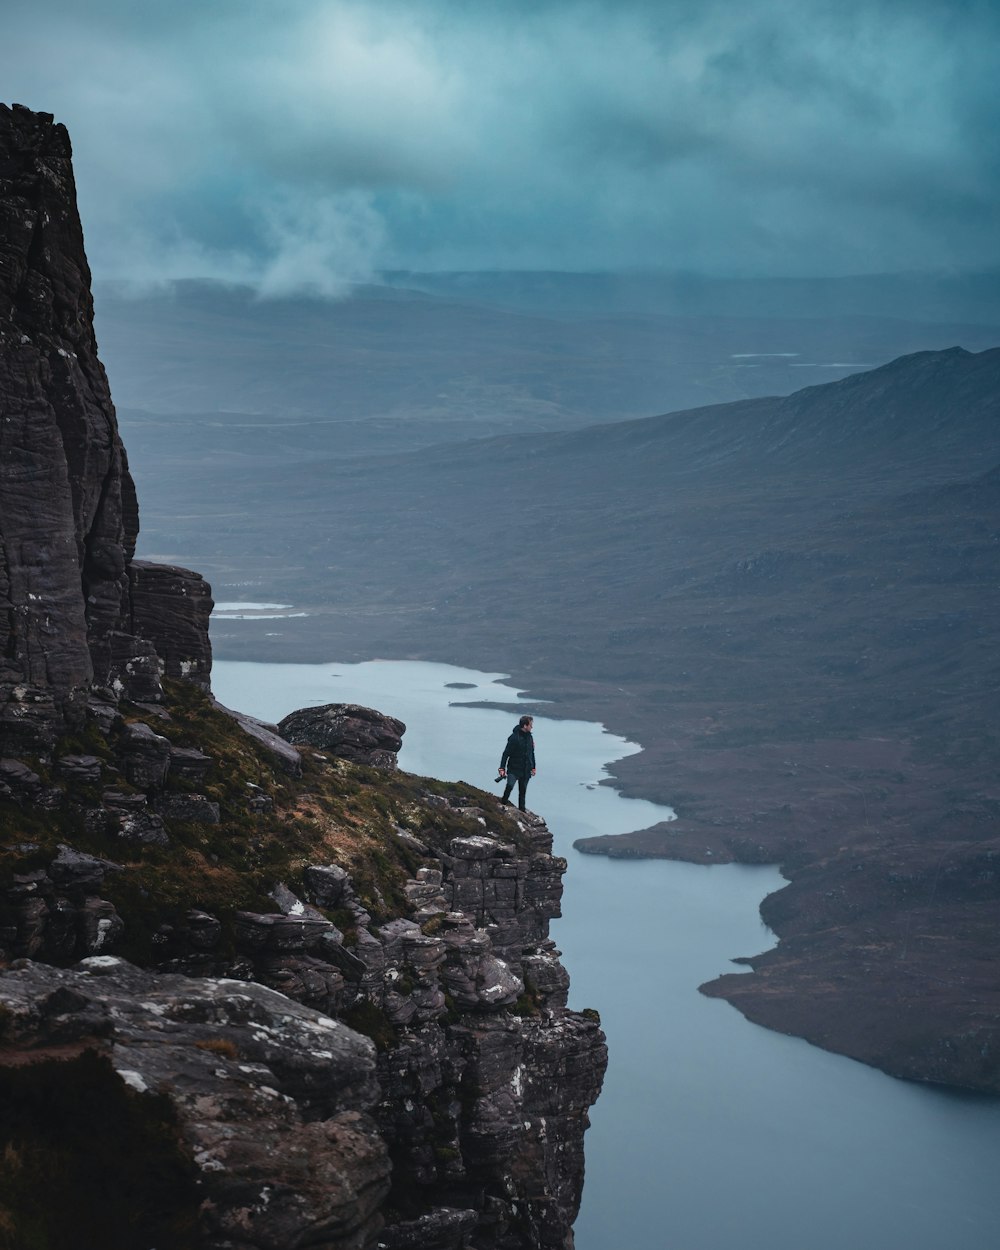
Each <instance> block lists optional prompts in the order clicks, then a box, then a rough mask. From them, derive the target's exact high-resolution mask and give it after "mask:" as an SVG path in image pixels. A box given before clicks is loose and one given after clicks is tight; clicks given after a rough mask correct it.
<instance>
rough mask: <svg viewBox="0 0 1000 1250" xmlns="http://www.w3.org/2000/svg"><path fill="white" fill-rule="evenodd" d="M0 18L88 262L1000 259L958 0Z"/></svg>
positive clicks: (991, 78) (274, 286)
mask: <svg viewBox="0 0 1000 1250" xmlns="http://www.w3.org/2000/svg"><path fill="white" fill-rule="evenodd" d="M5 34H6V37H5V40H4V44H3V47H2V49H0V71H2V79H0V81H3V82H4V84H5V86H4V90H5V92H9V95H8V96H7V98H8V99H16V100H18V101H19V102H21V103H25V104H27V105H29V106H30V107H34V108H41V109H46V110H48V111H52V112H55V113H56V114H57V116H58V117H59V119H60V120H62V121H64V122H65V123H66V124H67V125H68V126H69V128H70V131H71V134H72V135H73V139H74V144H75V148H76V154H77V176H78V180H79V184H80V193H81V206H82V209H83V212H84V220H85V225H86V228H87V233H88V243H89V246H90V250H91V259H92V264H93V266H94V269H95V272H96V273H97V274H98V275H99V276H102V277H135V276H136V275H137V274H144V275H154V276H155V275H156V274H157V273H159V274H160V276H162V277H168V276H174V275H175V274H176V273H177V271H178V269H179V267H182V266H184V265H190V266H192V267H193V268H192V270H191V273H192V275H193V274H195V273H197V274H205V275H207V276H214V277H228V278H229V279H230V280H234V281H248V280H249V281H254V282H256V283H257V284H258V286H259V289H260V290H261V292H262V294H269V293H270V294H279V293H281V294H288V293H291V292H292V291H295V290H311V291H313V292H315V293H319V294H323V295H325V296H329V297H335V296H336V295H337V293H338V292H342V291H343V290H344V289H345V284H348V283H350V282H352V281H359V280H364V279H365V278H366V277H367V276H369V275H370V274H371V273H373V272H374V271H375V270H376V269H377V268H379V267H380V266H384V267H404V268H414V269H420V268H434V267H455V268H505V267H519V266H521V267H543V268H545V267H551V268H578V269H600V268H615V267H653V268H667V269H676V268H684V269H700V270H703V271H708V272H714V273H730V274H733V273H789V274H795V273H817V272H825V273H849V272H861V271H869V272H870V271H873V270H888V269H919V268H936V269H940V268H947V267H977V266H978V267H982V266H985V265H996V264H998V263H1000V239H998V236H997V232H996V230H995V223H994V218H995V205H996V203H997V199H998V195H1000V125H998V124H997V123H998V120H1000V119H998V117H997V113H998V104H997V93H996V90H995V65H994V63H993V62H994V56H995V51H994V50H995V48H996V46H997V42H998V38H1000V13H998V11H997V9H996V6H994V5H989V4H987V3H976V0H954V2H953V3H949V4H947V5H945V4H944V3H943V0H941V3H936V2H934V0H924V2H923V3H921V0H911V2H909V3H905V4H904V3H903V0H845V3H844V4H843V5H841V6H838V7H837V8H834V7H833V6H830V5H829V4H827V3H825V0H799V2H798V3H794V4H793V3H792V2H791V0H747V3H745V4H741V5H739V6H736V5H733V4H732V3H730V2H728V0H701V2H700V3H698V4H695V3H693V0H692V2H690V3H689V2H688V0H672V2H671V3H669V4H665V3H663V2H662V0H655V2H654V0H619V2H618V3H616V4H614V5H612V4H610V3H601V2H599V0H548V2H544V0H538V2H537V3H532V4H528V3H521V2H520V0H507V2H506V3H502V4H498V5H490V6H486V5H482V6H470V5H467V4H462V3H459V0H407V3H402V0H379V2H378V3H376V2H375V0H270V3H267V4H264V3H252V4H247V3H245V2H239V3H237V0H216V2H215V3H213V4H211V5H205V4H204V3H202V2H200V0H199V3H197V4H195V3H194V0H176V2H175V3H174V4H172V5H171V6H158V5H153V6H148V5H143V6H136V5H135V4H134V3H132V0H93V3H91V4H88V5H87V6H86V8H85V10H83V9H81V8H80V6H79V5H76V4H70V3H69V0H30V2H29V0H9V4H8V12H7V16H6V18H5Z"/></svg>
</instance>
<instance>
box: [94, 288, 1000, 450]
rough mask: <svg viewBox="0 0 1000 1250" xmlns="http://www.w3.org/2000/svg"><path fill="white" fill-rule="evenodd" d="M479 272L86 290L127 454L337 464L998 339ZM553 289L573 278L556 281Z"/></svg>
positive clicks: (750, 392) (790, 384) (811, 378)
mask: <svg viewBox="0 0 1000 1250" xmlns="http://www.w3.org/2000/svg"><path fill="white" fill-rule="evenodd" d="M473 277H474V275H473ZM556 277H558V275H557V276H556ZM480 278H481V279H482V280H479V281H477V282H476V283H475V284H473V285H472V286H471V287H470V288H469V289H465V287H464V286H463V284H462V283H460V282H458V281H456V282H455V283H453V284H451V285H450V286H449V284H448V283H446V282H445V279H444V277H443V276H442V277H441V278H440V285H439V287H434V288H428V289H426V290H410V289H403V288H397V287H392V286H367V287H358V288H357V289H356V290H355V291H354V292H353V293H352V294H351V296H350V298H348V299H345V300H343V301H340V302H333V303H331V302H328V301H323V300H317V299H282V300H259V299H257V298H256V297H255V296H254V294H253V292H252V291H250V290H249V289H245V288H237V287H226V286H222V285H220V284H213V283H206V282H177V283H175V284H173V285H172V286H170V287H167V288H164V289H161V290H159V291H156V292H152V293H150V292H147V293H146V294H144V295H140V294H137V293H136V292H134V291H133V292H127V291H124V290H123V289H122V288H120V287H114V286H105V287H103V288H101V289H99V290H98V293H97V302H96V307H97V331H98V338H99V341H100V345H101V353H102V356H103V358H104V359H105V360H106V362H107V367H108V371H109V374H110V376H111V378H112V379H113V380H114V385H115V396H116V402H117V406H118V409H119V412H120V414H121V418H122V424H123V428H124V430H125V432H126V436H127V438H128V443H129V447H130V449H131V451H132V455H133V457H134V458H136V459H138V458H140V457H142V456H148V457H149V458H150V459H153V458H154V457H158V456H161V455H163V454H164V453H166V454H168V455H169V456H170V457H171V459H177V458H178V457H179V456H180V455H181V454H186V455H187V456H188V458H189V459H193V460H197V459H198V458H200V457H203V456H204V457H209V458H218V459H226V458H227V457H228V456H229V455H230V454H231V451H232V448H233V446H234V445H236V446H238V447H239V448H240V451H241V454H244V455H251V456H253V455H261V456H263V457H264V458H268V459H269V458H270V457H271V456H273V455H274V454H275V452H276V451H277V452H278V454H280V455H281V456H283V457H286V458H288V459H292V460H294V459H298V460H309V459H312V458H313V457H315V456H317V455H318V456H323V455H324V454H326V455H329V456H335V457H337V458H342V457H343V456H345V455H358V454H367V453H370V452H384V451H409V450H413V449H415V448H419V447H424V446H428V445H430V444H435V443H444V442H455V441H462V440H465V439H468V438H479V437H484V436H490V435H493V434H498V433H505V432H506V433H525V432H529V431H533V432H544V431H559V430H569V429H579V428H581V427H583V426H587V425H590V424H593V423H594V422H602V421H612V420H622V419H629V418H634V417H641V416H648V415H649V414H650V413H654V412H664V411H667V410H674V409H684V408H690V407H694V406H698V405H703V404H711V403H718V402H728V401H731V400H738V399H745V398H749V397H753V396H762V395H775V394H787V393H789V392H791V391H795V390H797V389H798V388H800V387H801V386H803V385H804V384H806V383H809V382H817V381H818V382H826V381H828V380H831V379H835V378H841V377H844V376H846V375H848V374H851V373H854V372H856V371H857V370H859V369H865V368H870V367H874V366H877V365H880V364H883V363H885V362H886V361H888V360H891V359H892V358H894V357H896V356H899V355H900V354H902V353H904V352H913V351H917V350H920V349H927V348H944V347H948V346H951V345H952V344H954V343H959V342H961V343H964V344H965V345H966V346H967V347H969V348H973V349H974V348H984V347H987V346H992V345H993V344H994V343H995V342H996V341H997V340H998V338H1000V311H998V314H997V317H996V319H995V321H994V322H993V323H992V326H991V323H989V322H986V323H984V324H983V325H976V324H975V322H974V320H970V318H969V317H963V316H958V315H955V316H949V317H946V318H941V319H938V320H936V321H935V320H933V319H925V321H924V322H922V323H917V322H914V321H908V320H906V319H904V318H901V317H898V316H897V317H894V318H886V317H874V316H871V315H869V314H868V313H867V312H866V311H865V310H864V308H863V307H862V308H861V309H860V310H855V311H853V312H851V313H849V314H842V313H840V312H837V311H833V312H830V313H828V314H827V313H821V312H820V306H817V307H816V308H814V309H813V315H812V316H809V317H801V316H798V315H797V314H795V313H793V312H792V311H791V310H790V309H785V310H783V309H782V307H781V306H780V304H772V306H770V307H768V308H767V310H766V311H765V309H764V307H763V306H761V307H759V308H758V307H752V306H748V307H743V308H742V309H741V310H740V313H739V314H738V315H736V314H733V313H726V312H724V311H715V312H712V313H709V312H708V311H707V310H706V309H704V308H702V307H701V306H699V305H698V304H697V303H696V302H695V303H692V304H691V305H690V306H689V307H683V306H681V307H674V306H672V305H671V306H670V307H669V308H667V309H664V308H660V309H654V308H648V309H644V308H633V307H629V306H622V305H620V304H617V303H616V302H615V300H614V299H613V298H612V296H611V293H610V292H607V291H606V292H605V293H606V294H607V295H608V300H607V302H606V303H604V304H602V303H600V301H597V300H590V301H589V303H588V304H587V306H586V307H585V308H581V309H578V310H575V309H572V308H571V309H568V310H566V309H562V308H559V307H552V306H550V304H549V303H548V302H546V300H545V299H544V298H542V297H541V294H540V295H539V298H538V299H537V301H536V302H535V304H532V303H531V300H530V299H529V300H527V301H526V302H525V303H523V305H521V306H518V307H508V306H505V305H504V304H503V302H502V301H499V302H498V301H497V300H496V299H493V300H492V302H491V300H490V298H489V297H488V296H489V291H494V292H495V291H500V292H503V291H504V290H506V289H508V287H509V286H510V282H511V281H513V277H511V279H510V280H509V281H500V280H499V279H498V280H496V281H489V282H487V281H486V280H485V278H483V276H482V275H481V276H480ZM484 284H485V285H484ZM536 285H537V284H532V285H531V287H530V290H535V289H536ZM555 285H556V288H557V289H559V290H564V289H566V288H567V287H569V288H572V287H573V284H572V283H571V282H570V281H569V276H568V277H567V278H566V279H565V281H564V280H563V279H559V280H558V281H557V282H555ZM604 289H605V286H602V285H600V284H599V285H598V287H597V288H595V291H594V294H595V296H596V294H598V293H599V291H600V290H604ZM484 291H485V293H484ZM529 294H530V291H529ZM588 299H589V297H588ZM970 307H972V308H974V309H975V310H976V311H977V312H978V311H979V306H978V305H970ZM174 418H179V420H174ZM268 444H270V448H271V450H270V452H268V451H267V450H266V447H267V445H268Z"/></svg>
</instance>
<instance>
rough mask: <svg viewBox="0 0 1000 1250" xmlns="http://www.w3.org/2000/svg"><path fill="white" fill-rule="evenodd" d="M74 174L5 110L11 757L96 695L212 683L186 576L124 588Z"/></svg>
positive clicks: (32, 125)
mask: <svg viewBox="0 0 1000 1250" xmlns="http://www.w3.org/2000/svg"><path fill="white" fill-rule="evenodd" d="M71 158H72V153H71V149H70V142H69V136H68V135H67V133H66V130H65V127H63V126H59V125H55V124H54V122H53V119H52V117H51V116H50V115H48V114H46V113H32V112H29V111H28V110H27V109H23V108H20V107H18V106H16V105H15V106H14V108H13V109H9V108H7V107H6V106H0V349H2V350H0V416H2V420H0V502H2V507H0V749H5V750H8V751H10V752H11V753H14V754H16V753H17V751H18V750H19V749H23V748H31V747H34V746H39V745H43V746H44V745H51V743H52V742H53V741H54V740H55V739H56V738H57V737H58V736H59V734H60V733H61V732H63V731H64V730H66V729H67V728H70V729H76V728H79V726H80V725H81V724H82V721H83V715H84V707H85V705H86V701H87V695H88V691H89V690H90V688H91V687H92V686H93V685H95V684H96V685H98V686H112V687H113V688H114V689H116V690H118V691H119V692H121V693H128V694H135V695H137V696H138V697H141V698H158V697H159V696H160V693H161V692H160V686H159V678H160V675H161V674H162V672H163V670H164V660H166V669H167V672H168V673H176V674H177V675H178V676H180V675H186V676H191V677H193V678H194V679H195V680H198V681H201V682H203V683H205V682H207V681H208V674H209V672H210V669H211V658H210V655H211V653H210V651H209V648H208V634H207V613H206V612H205V611H204V607H205V603H206V602H207V604H208V607H209V610H210V606H211V600H210V597H207V596H208V589H207V587H205V586H204V584H203V583H202V584H201V585H202V589H199V590H198V591H197V593H195V591H194V589H193V588H194V587H195V586H196V585H197V583H200V582H201V579H200V578H198V577H197V574H187V573H186V572H185V571H184V570H178V569H173V570H169V571H164V572H162V573H156V572H155V571H154V568H152V567H151V566H147V565H143V566H141V573H140V571H139V570H138V569H137V570H136V572H135V573H134V574H133V575H132V576H130V564H131V561H132V556H133V553H134V550H135V540H136V535H137V533H138V529H139V519H138V507H137V504H136V497H135V488H134V486H133V483H132V478H131V476H130V475H129V471H128V462H127V459H126V456H125V449H124V447H123V446H122V442H121V439H120V438H119V436H118V425H117V421H116V418H115V411H114V406H113V405H112V403H111V395H110V391H109V389H108V380H107V377H106V376H105V372H104V368H103V366H102V365H101V362H100V360H99V359H98V356H97V343H96V340H95V337H94V328H93V302H92V299H91V294H90V270H89V268H88V266H87V261H86V256H85V253H84V247H83V233H82V230H81V227H80V219H79V215H78V213H77V206H76V188H75V184H74V180H73V169H72V159H71ZM145 631H149V632H145ZM151 639H155V641H156V642H157V643H159V644H161V646H162V652H161V653H160V654H159V655H158V654H157V649H156V646H155V645H154V643H153V642H152V641H151ZM185 669H187V671H186V672H185Z"/></svg>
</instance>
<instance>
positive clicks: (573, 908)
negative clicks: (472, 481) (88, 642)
mask: <svg viewBox="0 0 1000 1250" xmlns="http://www.w3.org/2000/svg"><path fill="white" fill-rule="evenodd" d="M502 676H503V675H502V674H498V673H479V672H473V671H470V670H467V669H459V668H453V667H449V666H447V665H442V664H418V663H405V662H388V661H386V662H382V661H373V662H369V663H367V664H356V665H344V664H319V665H301V664H246V663H229V662H219V663H216V665H215V668H214V672H213V686H214V688H215V691H216V694H217V696H218V697H219V698H220V699H221V700H222V702H223V703H226V704H228V705H229V706H231V707H237V708H240V709H241V710H243V711H247V712H250V713H252V714H254V715H256V716H260V717H262V718H264V719H267V720H278V719H280V718H281V717H282V716H284V715H286V714H287V713H288V712H290V711H293V710H294V709H295V708H298V707H305V706H307V705H310V704H318V703H331V702H356V703H362V704H367V705H368V706H371V707H377V708H379V709H380V710H382V711H384V712H388V713H390V714H391V715H393V716H398V717H399V718H400V719H401V720H403V721H405V722H406V724H407V726H408V730H407V734H406V737H405V739H404V744H403V751H402V753H401V756H400V764H401V766H402V767H403V768H406V769H408V770H410V771H412V772H417V773H422V774H425V775H430V776H436V777H441V778H444V779H447V780H464V781H468V782H471V783H473V784H475V785H479V786H481V787H483V788H484V789H486V790H490V789H496V787H494V786H493V784H492V783H493V778H494V777H495V776H496V765H497V762H498V760H499V758H500V752H501V750H502V747H503V744H504V742H505V741H506V738H507V735H508V733H509V732H510V729H511V727H512V726H513V724H514V722H515V720H516V716H514V715H512V714H511V713H510V712H508V711H498V710H492V709H480V708H468V707H462V706H461V702H462V701H463V700H464V701H466V702H468V701H480V700H484V699H489V700H493V701H496V702H500V703H513V702H516V701H517V697H516V691H514V690H512V689H511V688H510V687H506V686H504V685H502V683H501V678H502ZM449 682H465V683H469V684H470V685H471V686H472V688H471V689H449V688H448V687H447V685H446V683H449ZM521 706H522V707H523V708H524V709H525V710H529V709H530V710H531V711H532V713H533V714H534V716H535V741H536V747H537V753H538V765H539V769H538V776H537V777H536V778H535V779H534V780H533V781H532V782H531V783H530V785H529V787H528V806H529V807H531V808H533V809H534V810H537V811H539V812H541V813H542V814H543V815H544V816H545V817H546V819H547V821H548V823H549V826H550V828H551V829H552V830H553V832H554V835H555V844H556V851H557V852H558V853H559V854H564V855H566V856H567V858H568V859H569V862H570V868H569V872H568V874H567V876H566V892H565V896H564V900H563V913H564V914H563V919H562V920H560V921H556V922H555V923H554V924H553V933H552V935H553V937H554V938H555V939H556V941H557V942H558V944H559V946H560V947H561V949H562V950H563V952H564V959H565V963H566V965H567V967H568V968H569V970H570V974H571V976H572V978H573V991H572V996H571V1003H572V1005H573V1006H575V1007H587V1006H591V1007H597V1008H598V1009H599V1011H600V1012H601V1017H602V1020H603V1022H604V1027H605V1031H606V1032H607V1034H608V1041H609V1045H610V1050H611V1064H610V1067H609V1070H608V1076H607V1081H606V1083H605V1088H604V1094H603V1095H602V1097H601V1099H600V1101H599V1102H598V1104H597V1106H596V1107H595V1108H594V1111H593V1114H592V1119H593V1128H592V1129H591V1131H590V1133H589V1134H588V1136H587V1183H586V1189H585V1194H584V1205H583V1210H582V1211H581V1214H580V1218H579V1220H578V1222H577V1228H576V1232H577V1247H578V1250H846V1248H848V1247H849V1248H850V1250H897V1248H898V1250H904V1248H905V1250H995V1248H996V1247H1000V1197H998V1192H1000V1184H998V1179H997V1178H998V1177H1000V1100H994V1099H986V1098H981V1097H976V1096H971V1095H962V1094H948V1093H943V1092H941V1091H938V1090H933V1089H927V1088H924V1087H921V1086H917V1085H910V1084H906V1083H904V1082H902V1081H895V1080H893V1079H892V1078H890V1077H887V1076H884V1075H882V1074H881V1073H879V1072H876V1071H874V1070H873V1069H870V1068H867V1067H865V1066H864V1065H862V1064H858V1063H854V1062H853V1061H852V1060H849V1059H843V1058H840V1057H838V1056H835V1055H829V1054H827V1053H825V1052H824V1051H821V1050H817V1049H816V1048H814V1047H812V1046H808V1045H807V1044H806V1043H805V1042H802V1041H799V1040H797V1039H795V1038H787V1037H783V1036H781V1035H779V1034H776V1033H771V1032H769V1031H768V1030H766V1029H761V1028H758V1027H757V1026H756V1025H753V1024H750V1023H748V1022H747V1021H746V1020H744V1019H743V1017H742V1016H741V1015H740V1014H739V1013H738V1012H737V1011H736V1010H735V1009H734V1008H732V1007H730V1006H729V1005H728V1004H727V1003H723V1002H719V1001H716V1000H711V999H706V998H704V997H703V996H702V995H700V994H699V993H698V992H697V986H698V985H699V984H700V983H701V982H702V981H705V980H708V979H709V978H711V977H713V976H715V975H717V974H718V973H720V972H724V971H734V970H736V969H735V968H734V966H733V965H732V964H731V963H730V962H729V961H730V960H731V959H732V958H733V957H734V956H736V955H752V954H755V953H757V952H759V951H761V950H763V949H765V948H766V947H767V946H769V945H771V944H772V942H773V938H772V936H771V934H770V933H769V932H768V931H767V930H766V929H765V928H764V927H763V925H762V924H761V921H760V918H759V915H758V912H757V907H758V904H759V902H760V900H761V898H762V897H763V896H764V895H765V894H767V893H770V892H771V891H772V890H775V889H778V888H780V886H781V884H782V881H781V878H780V876H779V874H778V873H777V871H776V870H775V869H771V868H747V867H739V866H736V865H721V866H718V867H713V868H703V867H699V866H696V865H689V864H669V863H665V862H651V861H640V862H628V861H615V860H607V859H602V858H597V857H590V856H585V855H580V854H578V853H577V852H575V851H573V849H572V842H573V840H574V839H575V838H578V837H581V836H585V835H588V834H593V833H622V832H625V831H627V830H630V829H637V828H643V827H645V826H647V825H650V824H653V823H655V822H656V821H658V820H664V819H669V817H670V816H671V815H672V813H671V812H670V810H669V809H668V808H662V807H658V806H657V805H655V804H652V803H647V802H645V801H643V800H636V799H624V798H622V797H621V796H620V795H618V793H617V792H616V791H614V790H611V789H609V788H608V787H606V786H597V784H596V783H597V782H598V781H599V780H600V779H601V777H602V776H605V775H606V772H605V766H606V765H607V764H608V763H611V762H613V761H614V760H617V759H620V758H622V757H623V756H624V755H628V754H631V753H632V752H633V751H636V750H638V747H636V746H635V745H634V744H630V743H627V742H625V741H624V739H622V738H617V737H615V736H613V735H611V734H608V733H606V732H605V731H604V730H603V728H602V727H601V726H600V725H595V724H591V723H589V722H584V721H556V720H549V719H546V718H545V716H544V704H534V705H530V704H528V703H526V702H525V703H523V704H522V705H521Z"/></svg>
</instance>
